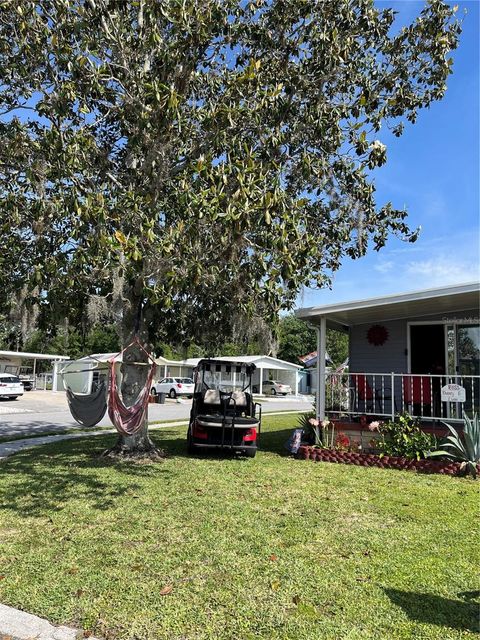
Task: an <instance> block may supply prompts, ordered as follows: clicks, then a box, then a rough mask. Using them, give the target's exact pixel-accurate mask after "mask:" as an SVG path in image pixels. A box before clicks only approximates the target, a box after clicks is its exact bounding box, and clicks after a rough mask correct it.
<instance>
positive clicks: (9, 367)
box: [0, 351, 69, 389]
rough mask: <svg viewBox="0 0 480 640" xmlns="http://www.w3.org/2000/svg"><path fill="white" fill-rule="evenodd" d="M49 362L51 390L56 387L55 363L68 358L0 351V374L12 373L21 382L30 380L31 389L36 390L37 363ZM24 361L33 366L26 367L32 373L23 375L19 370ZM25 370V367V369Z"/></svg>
mask: <svg viewBox="0 0 480 640" xmlns="http://www.w3.org/2000/svg"><path fill="white" fill-rule="evenodd" d="M38 360H50V361H51V362H53V366H54V369H53V387H52V388H53V389H55V387H56V363H57V362H62V361H65V360H69V357H68V356H61V355H58V354H54V353H30V352H28V351H0V373H13V374H15V375H17V376H19V377H20V379H21V380H22V381H26V380H27V379H28V380H30V379H31V380H32V386H33V388H36V380H37V377H36V376H37V361H38ZM26 361H29V362H32V361H33V366H28V368H29V369H31V370H32V373H31V374H30V373H25V374H23V373H22V371H21V369H22V368H24V367H25V365H24V363H25V362H26ZM25 368H26V367H25Z"/></svg>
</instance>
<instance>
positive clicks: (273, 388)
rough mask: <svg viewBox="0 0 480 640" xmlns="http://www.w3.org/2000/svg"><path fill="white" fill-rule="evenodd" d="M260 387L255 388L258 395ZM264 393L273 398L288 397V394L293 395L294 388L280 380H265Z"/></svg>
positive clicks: (263, 384)
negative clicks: (277, 396)
mask: <svg viewBox="0 0 480 640" xmlns="http://www.w3.org/2000/svg"><path fill="white" fill-rule="evenodd" d="M258 391H259V389H258V387H253V393H258ZM262 391H263V393H264V394H269V395H271V396H276V395H277V394H278V395H279V396H286V395H287V393H292V387H291V386H290V385H289V384H283V382H278V380H264V381H263V383H262Z"/></svg>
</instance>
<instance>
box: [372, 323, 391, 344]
mask: <svg viewBox="0 0 480 640" xmlns="http://www.w3.org/2000/svg"><path fill="white" fill-rule="evenodd" d="M367 340H368V341H369V343H370V344H373V345H375V346H376V347H379V346H380V345H382V344H384V343H385V342H386V341H387V340H388V331H387V330H386V329H385V327H384V326H382V325H381V324H374V325H373V326H371V327H370V329H369V330H368V331H367Z"/></svg>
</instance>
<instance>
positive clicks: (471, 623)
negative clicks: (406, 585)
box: [384, 588, 480, 633]
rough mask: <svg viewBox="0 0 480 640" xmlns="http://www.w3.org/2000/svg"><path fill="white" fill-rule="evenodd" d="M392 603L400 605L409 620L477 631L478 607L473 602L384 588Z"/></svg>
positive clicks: (478, 629)
mask: <svg viewBox="0 0 480 640" xmlns="http://www.w3.org/2000/svg"><path fill="white" fill-rule="evenodd" d="M384 591H385V593H386V594H387V596H388V597H389V598H390V600H391V601H392V603H393V604H395V605H397V606H398V607H401V608H402V609H403V610H404V611H405V613H406V614H407V616H408V617H409V618H410V620H415V621H417V622H422V623H424V624H432V625H437V626H442V627H450V628H452V629H459V630H461V631H472V632H473V633H478V631H480V626H479V607H478V604H475V603H474V602H465V601H462V600H451V599H449V598H442V597H441V596H436V595H433V594H431V593H412V592H408V591H400V590H398V589H388V588H384Z"/></svg>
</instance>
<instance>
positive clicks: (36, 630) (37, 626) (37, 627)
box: [0, 604, 98, 640]
mask: <svg viewBox="0 0 480 640" xmlns="http://www.w3.org/2000/svg"><path fill="white" fill-rule="evenodd" d="M2 638H3V639H5V640H6V639H7V638H8V640H33V639H34V640H78V639H79V638H83V631H81V630H79V629H72V628H71V627H64V626H59V627H56V626H54V625H53V624H50V622H48V621H47V620H44V619H43V618H39V617H38V616H34V615H32V614H31V613H25V611H20V610H19V609H14V608H13V607H7V606H6V605H4V604H0V640H2ZM90 640H98V638H94V637H93V636H90Z"/></svg>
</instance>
